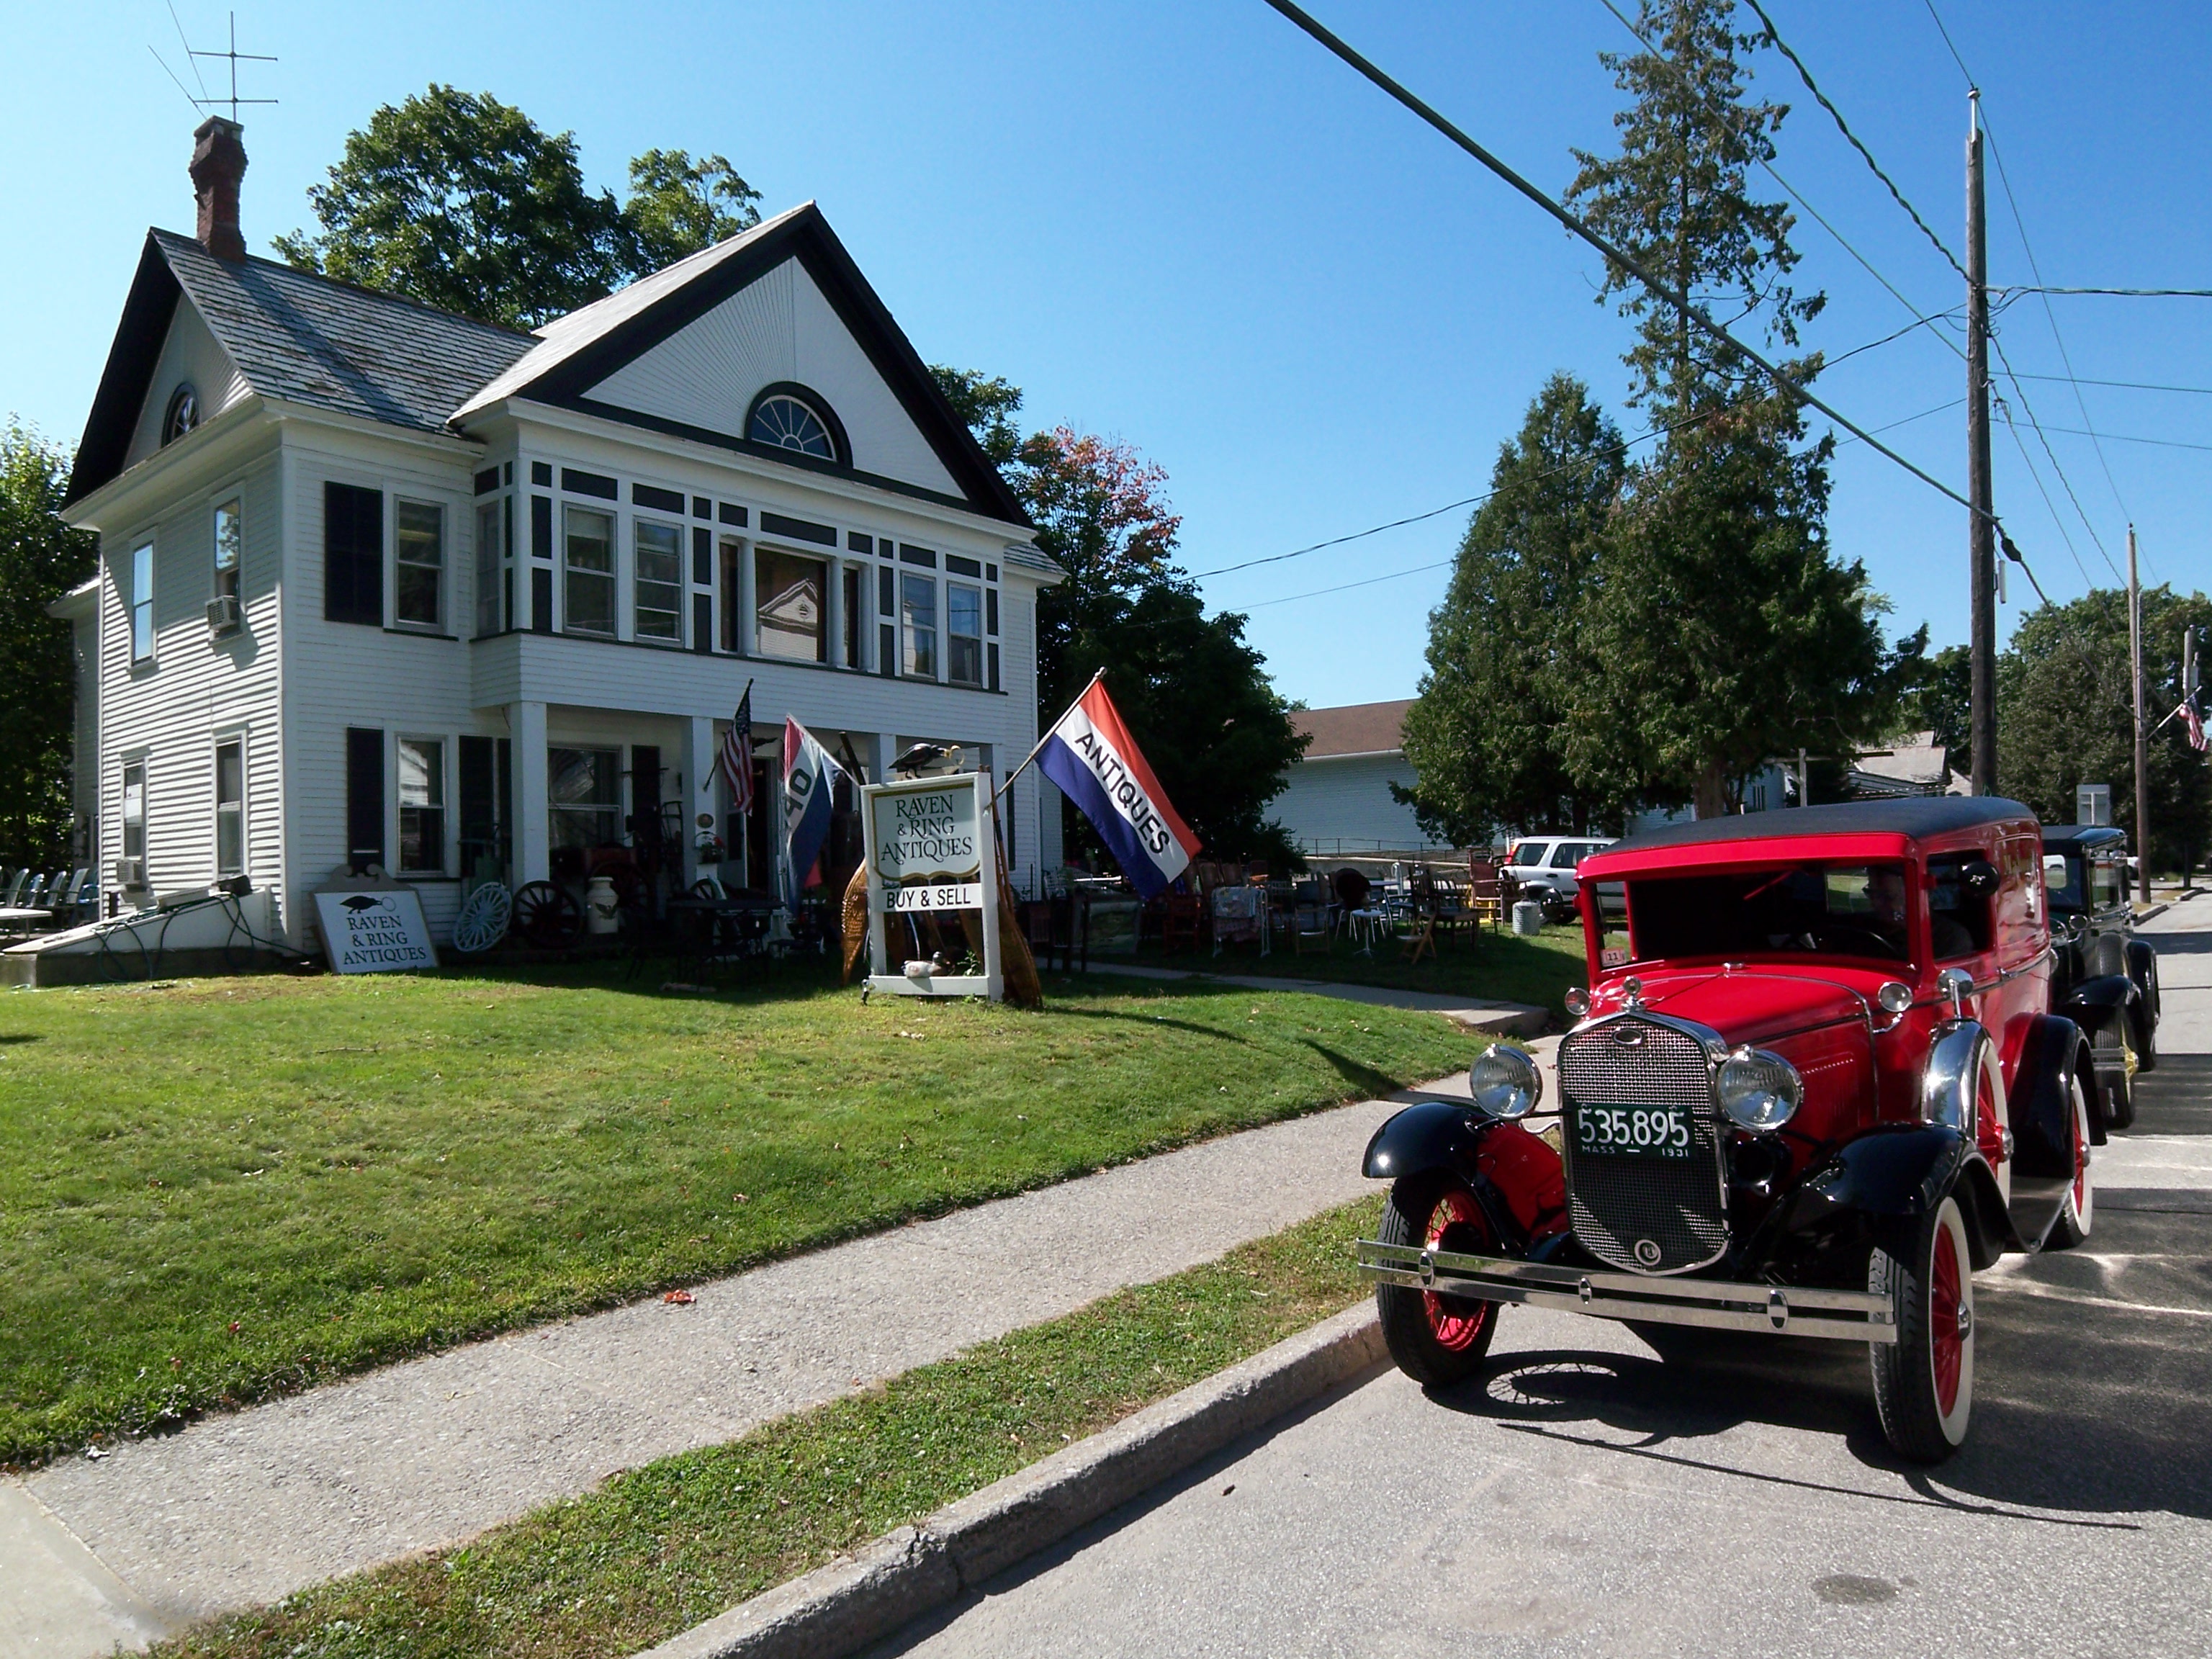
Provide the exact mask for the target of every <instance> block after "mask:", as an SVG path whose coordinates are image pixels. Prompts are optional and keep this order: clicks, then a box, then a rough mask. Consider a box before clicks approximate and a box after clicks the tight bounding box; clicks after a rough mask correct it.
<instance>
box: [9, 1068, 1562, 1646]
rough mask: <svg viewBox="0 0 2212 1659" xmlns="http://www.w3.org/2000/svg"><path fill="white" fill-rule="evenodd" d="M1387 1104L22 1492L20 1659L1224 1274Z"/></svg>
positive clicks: (240, 1422) (473, 1355)
mask: <svg viewBox="0 0 2212 1659" xmlns="http://www.w3.org/2000/svg"><path fill="white" fill-rule="evenodd" d="M1547 1046H1548V1045H1547ZM1466 1086H1467V1079H1466V1074H1465V1073H1459V1074H1457V1075H1456V1076H1455V1077H1453V1078H1449V1079H1444V1080H1443V1081H1442V1082H1440V1083H1438V1084H1435V1085H1430V1086H1429V1087H1428V1088H1426V1089H1422V1090H1415V1091H1408V1092H1407V1094H1406V1095H1404V1096H1402V1097H1399V1098H1401V1099H1417V1098H1420V1097H1424V1096H1425V1095H1428V1094H1431V1093H1437V1092H1443V1093H1455V1094H1456V1095H1457V1096H1458V1097H1461V1098H1464V1097H1465V1096H1466ZM1391 1109H1392V1107H1391V1105H1390V1104H1389V1103H1385V1102H1381V1101H1366V1102H1362V1103H1358V1104H1354V1105H1350V1106H1343V1107H1338V1108H1335V1109H1331V1110H1328V1111H1324V1112H1319V1113H1316V1114H1314V1115H1310V1116H1307V1117H1302V1118H1297V1119H1293V1120H1291V1121H1286V1122H1283V1123H1278V1124H1273V1125H1270V1126H1268V1127H1265V1128H1260V1129H1253V1130H1249V1131H1246V1132H1244V1133H1240V1134H1234V1135H1229V1136H1225V1137H1224V1138H1222V1139H1218V1140H1213V1141H1209V1142H1206V1143H1205V1144H1203V1145H1200V1146H1191V1147H1187V1148H1185V1149H1183V1150H1182V1151H1180V1152H1169V1153H1165V1154H1164V1155H1162V1156H1160V1157H1158V1158H1148V1159H1146V1160H1144V1161H1143V1162H1141V1163H1137V1164H1125V1165H1123V1166H1121V1167H1120V1168H1117V1169H1113V1170H1103V1171H1101V1172H1100V1173H1098V1174H1097V1175H1092V1176H1084V1177H1082V1178H1080V1179H1078V1180H1075V1181H1070V1182H1064V1183H1063V1184H1061V1185H1060V1186H1057V1187H1050V1188H1044V1189H1042V1190H1041V1191H1037V1192H1034V1193H1029V1194H1024V1195H1022V1196H1020V1197H1018V1198H1011V1199H1005V1200H999V1201H996V1202H994V1203H990V1204H985V1205H981V1206H977V1207H976V1208H974V1209H971V1210H964V1211H962V1212H958V1213H957V1214H953V1215H950V1216H946V1217H944V1218H940V1219H938V1220H935V1221H929V1222H922V1223H918V1224H915V1225H911V1226H907V1227H902V1228H900V1229H898V1230H896V1231H893V1232H889V1233H884V1234H878V1235H876V1236H874V1237H868V1238H863V1239H859V1240H856V1241H854V1243H849V1244H844V1245H840V1246H838V1247H836V1248H835V1249H826V1250H821V1251H817V1252H816V1253H815V1254H813V1255H805V1256H800V1257H798V1258H795V1259H793V1260H792V1261H783V1262H778V1263H775V1264H774V1265H772V1266H769V1267H763V1268H760V1269H758V1270H757V1271H755V1272H752V1273H742V1274H739V1275H738V1276H736V1277H734V1278H732V1279H724V1280H722V1281H720V1282H719V1283H716V1284H712V1285H702V1286H699V1287H697V1289H696V1291H695V1292H694V1294H695V1295H696V1297H697V1300H696V1303H695V1304H692V1305H690V1306H688V1307H683V1306H670V1305H667V1304H663V1303H661V1302H659V1301H657V1300H656V1301H652V1302H645V1303H638V1304H632V1305H630V1306H629V1307H625V1308H620V1309H617V1310H613V1311H611V1312H609V1313H604V1314H598V1315H593V1316H589V1317H586V1318H580V1319H574V1320H570V1321H568V1322H564V1323H562V1324H558V1325H555V1326H550V1327H547V1328H540V1329H536V1330H531V1331H526V1332H522V1333H519V1334H514V1335H512V1336H507V1337H502V1338H499V1339H496V1340H490V1341H486V1342H481V1343H477V1344H474V1345H471V1346H468V1347H465V1348H459V1349H455V1350H453V1351H452V1352H447V1353H442V1354H438V1355H435V1356H432V1357H430V1358H424V1359H420V1360H415V1361H411V1362H409V1363H407V1364H399V1365H393V1366H390V1367H387V1368H386V1369H385V1370H379V1371H374V1372H372V1373H370V1374H368V1375H367V1376H362V1377H359V1378H357V1379H356V1380H354V1381H351V1382H348V1383H337V1384H333V1385H331V1386H330V1387H328V1388H323V1389H314V1390H313V1391H311V1392H309V1393H307V1394H304V1395H298V1396H296V1397H294V1398H291V1399H288V1400H281V1401H274V1402H272V1403H270V1404H268V1405H265V1406H259V1407H253V1408H252V1409H250V1410H247V1411H244V1412H240V1413H235V1414H234V1415H230V1416H226V1417H219V1418H213V1419H207V1420H205V1421H203V1422H200V1423H197V1424H195V1425H191V1427H189V1428H187V1429H185V1431H183V1432H181V1433H179V1434H177V1435H175V1436H173V1437H169V1438H167V1439H161V1440H152V1441H141V1442H137V1443H128V1444H125V1445H123V1446H119V1447H118V1448H117V1449H115V1450H114V1452H113V1453H112V1455H108V1456H106V1457H104V1458H102V1459H100V1460H99V1461H98V1462H94V1461H91V1460H88V1459H87V1458H84V1457H81V1456H80V1457H72V1458H68V1459H65V1460H64V1461H62V1462H57V1463H55V1464H53V1465H52V1466H51V1467H49V1468H46V1469H43V1470H41V1471H40V1472H39V1473H37V1474H33V1475H32V1476H31V1477H29V1478H28V1479H27V1480H9V1481H0V1656H3V1659H16V1656H25V1659H28V1656H32V1655H36V1656H38V1659H77V1656H91V1655H94V1654H100V1653H105V1652H106V1651H108V1650H109V1649H110V1648H111V1647H112V1645H113V1644H117V1643H118V1642H119V1643H121V1644H125V1646H133V1647H135V1646H141V1645H143V1644H144V1643H146V1642H147V1641H148V1640H149V1639H150V1638H154V1637H155V1636H158V1635H161V1634H163V1633H166V1632H169V1631H173V1630H174V1629H176V1628H178V1627H179V1626H182V1625H184V1624H185V1623H187V1622H189V1621H190V1620H194V1619H197V1618H203V1617H205V1616H207V1615H209V1614H211V1613H221V1612H225V1611H228V1610H233V1609H236V1608H240V1607H248V1606H252V1605H255V1604H258V1603H263V1602H268V1601H276V1600H278V1599H279V1598H281V1597H283V1596H284V1595H289V1594H290V1593H291V1592H292V1591H294V1590H296V1589H302V1588H304V1587H305V1586H307V1585H308V1584H311V1583H315V1582H317V1581H319V1580H320V1579H324V1578H328V1577H332V1576H333V1575H336V1574H339V1573H345V1572H350V1571H357V1570H359V1569H361V1568H364V1567H368V1566H374V1565H377V1564H378V1563H380V1562H383V1561H387V1560H390V1559H392V1558H394V1557H396V1556H399V1555H402V1554H404V1553H409V1552H410V1551H415V1550H422V1549H427V1548H431V1547H436V1546H439V1545H444V1544H451V1543H454V1542H458V1541H460V1540H463V1539H465V1538H467V1537H469V1536H471V1534H475V1533H477V1532H479V1531H481V1530H483V1528H486V1527H489V1526H491V1525H493V1524H495V1522H500V1521H503V1520H507V1519H509V1518H511V1517H513V1516H516V1515H519V1514H520V1513H521V1512H522V1511H524V1510H527V1509H531V1508H532V1507H534V1506H536V1505H538V1504H544V1503H548V1502H550V1501H551V1500H553V1499H555V1498H563V1497H568V1496H571V1495H573V1494H575V1493H578V1492H585V1491H587V1490H589V1489H590V1488H591V1487H592V1486H594V1485H595V1484H596V1483H597V1482H599V1480H602V1479H603V1478H604V1477H605V1476H606V1475H608V1474H611V1473H612V1472H614V1471H615V1470H617V1469H620V1468H629V1467H633V1466H635V1465H638V1464H641V1463H645V1462H649V1461H651V1460H653V1459H654V1458H659V1457H665V1456H668V1455H671V1454H673V1453H676V1452H679V1451H683V1450H686V1449H690V1448H692V1447H696V1446H701V1445H706V1444H711V1443H717V1442H720V1441H725V1440H729V1439H732V1438H734V1437H738V1436H739V1435H742V1434H744V1432H745V1431H748V1430H750V1429H751V1428H754V1427H756V1426H757V1425H760V1424H761V1423H763V1422H766V1421H768V1420H769V1419H772V1418H775V1417H778V1416H781V1415H782V1414H784V1413H788V1412H793V1411H797V1410H800V1409H802V1408H804V1407H808V1406H812V1405H816V1404H818V1403H819V1402H821V1401H825V1400H829V1399H833V1398H835V1397H836V1396H837V1395H841V1394H844V1393H847V1392H849V1391H850V1390H851V1389H854V1388H856V1387H858V1386H860V1385H862V1384H864V1383H867V1382H869V1381H871V1380H872V1379H875V1378H878V1377H883V1376H891V1375H894V1374H896V1373H897V1372H900V1371H903V1370H910V1369H912V1368H913V1367H915V1366H916V1365H921V1364H927V1363H929V1362H930V1361H932V1360H936V1359H942V1358H945V1357H946V1356H948V1355H950V1354H952V1353H954V1352H957V1351H958V1350H960V1349H962V1348H964V1347H967V1346H970V1345H972V1344H974V1343H976V1342H979V1341H982V1340H986V1339H987V1338H990V1337H994V1336H997V1335H1000V1334H1004V1333H1005V1332H1007V1331H1010V1330H1013V1329H1016V1328H1019V1327H1021V1326H1024V1325H1031V1324H1036V1323H1037V1322H1040V1321H1042V1320H1047V1319H1051V1318H1054V1317H1055V1316H1059V1315H1060V1314H1064V1313H1066V1312H1069V1311H1071V1310H1073V1309H1075V1308H1078V1307H1080V1306H1081V1305H1082V1304H1085V1303H1086V1302H1090V1301H1092V1300H1095V1299H1096V1298H1097V1297H1101V1296H1103V1295H1105V1294H1107V1293H1108V1292H1109V1291H1114V1290H1116V1289H1118V1288H1120V1287H1121V1286H1123V1285H1133V1284H1141V1283H1145V1282H1148V1281H1150V1280H1152V1279H1162V1278H1165V1277H1166V1276H1167V1275H1169V1274H1170V1273H1178V1272H1180V1271H1182V1269H1184V1268H1186V1267H1194V1266H1196V1265H1197V1264H1199V1263H1200V1262H1203V1261H1211V1260H1212V1259H1213V1258H1214V1257H1216V1256H1218V1255H1221V1254H1222V1253H1223V1252H1224V1251H1225V1250H1228V1249H1231V1248H1233V1247H1234V1246H1236V1245H1237V1244H1240V1243H1244V1242H1245V1241H1247V1240H1249V1239H1253V1238H1258V1237H1264V1236H1266V1235H1267V1234H1269V1233H1273V1232H1277V1231H1281V1230H1282V1229H1283V1228H1285V1227H1288V1226H1291V1225H1295V1224H1296V1223H1297V1222H1300V1221H1303V1220H1305V1219H1306V1218H1309V1217H1310V1216H1313V1215H1316V1214H1317V1213H1319V1212H1321V1211H1322V1210H1324V1209H1327V1208H1328V1207H1329V1206H1332V1205H1335V1204H1339V1203H1342V1202H1344V1201H1346V1200H1350V1199H1354V1198H1358V1197H1360V1196H1362V1195H1364V1194H1366V1193H1368V1192H1370V1191H1371V1190H1373V1184H1372V1183H1370V1182H1367V1181H1366V1180H1364V1178H1362V1176H1360V1174H1359V1167H1358V1166H1359V1155H1360V1152H1361V1151H1362V1149H1363V1148H1364V1146H1365V1145H1366V1141H1367V1139H1368V1137H1369V1136H1370V1134H1371V1133H1373V1132H1374V1130H1375V1128H1376V1125H1377V1124H1379V1123H1380V1122H1381V1121H1383V1118H1384V1117H1385V1116H1386V1115H1388V1114H1389V1111H1390V1110H1391Z"/></svg>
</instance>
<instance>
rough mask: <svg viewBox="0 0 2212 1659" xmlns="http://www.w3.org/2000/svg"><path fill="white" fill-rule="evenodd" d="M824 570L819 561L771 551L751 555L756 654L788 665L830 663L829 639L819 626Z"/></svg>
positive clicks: (766, 549)
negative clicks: (785, 659) (757, 644)
mask: <svg viewBox="0 0 2212 1659" xmlns="http://www.w3.org/2000/svg"><path fill="white" fill-rule="evenodd" d="M827 570H828V567H827V566H826V565H824V564H823V562H822V561H821V560H819V559H806V558H801V557H799V556H798V555H797V554H794V553H779V552H776V551H775V550H773V549H772V548H765V547H764V548H762V549H760V550H758V552H757V553H756V554H755V555H754V558H753V603H754V606H755V617H754V620H755V623H756V625H757V634H756V637H757V638H758V640H759V641H760V653H761V655H763V657H784V658H787V659H790V660H791V661H793V662H826V661H828V660H829V651H828V648H827V647H828V644H829V641H828V636H827V635H826V633H825V632H824V630H823V619H824V618H823V604H824V599H825V595H824V593H823V576H824V574H826V573H827Z"/></svg>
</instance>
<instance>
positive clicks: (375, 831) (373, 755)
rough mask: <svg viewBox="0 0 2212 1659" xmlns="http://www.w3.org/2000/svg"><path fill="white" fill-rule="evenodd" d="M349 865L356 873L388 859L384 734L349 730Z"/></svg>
mask: <svg viewBox="0 0 2212 1659" xmlns="http://www.w3.org/2000/svg"><path fill="white" fill-rule="evenodd" d="M346 863H347V864H348V866H350V867H351V868H352V869H353V870H354V871H356V872H360V871H362V870H365V869H367V868H368V866H370V865H372V864H374V865H376V866H379V867H388V866H386V865H385V858H384V733H383V732H381V731H380V730H379V729H377V728H375V727H373V726H348V727H346Z"/></svg>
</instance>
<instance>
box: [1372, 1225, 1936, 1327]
mask: <svg viewBox="0 0 2212 1659" xmlns="http://www.w3.org/2000/svg"><path fill="white" fill-rule="evenodd" d="M1358 1251H1359V1272H1360V1275H1361V1277H1363V1278H1364V1279H1371V1280H1373V1281H1374V1282H1375V1283H1376V1284H1378V1285H1404V1286H1406V1287H1407V1289H1409V1290H1417V1291H1435V1292H1436V1293H1437V1295H1439V1296H1455V1297H1465V1298H1467V1299H1468V1300H1470V1301H1476V1302H1518V1303H1524V1304H1527V1305H1528V1306H1529V1307H1532V1308H1553V1309H1557V1310H1559V1311H1560V1312H1562V1313H1579V1314H1589V1315H1591V1316H1594V1317H1596V1318H1599V1319H1636V1320H1644V1321H1648V1322H1650V1323H1652V1324H1656V1325H1702V1326H1705V1327H1707V1328H1711V1329H1714V1330H1723V1331H1770V1332H1779V1333H1782V1334H1785V1335H1790V1336H1826V1337H1834V1338H1837V1339H1839V1340H1843V1341H1846V1342H1883V1343H1888V1342H1894V1341H1896V1340H1897V1326H1896V1324H1895V1322H1894V1321H1893V1318H1892V1316H1891V1313H1890V1302H1889V1298H1888V1297H1886V1296H1877V1295H1875V1293H1873V1292H1872V1291H1824V1290H1812V1289H1808V1288H1804V1287H1802V1286H1799V1285H1735V1284H1729V1283H1727V1282H1725V1281H1721V1280H1714V1279H1644V1278H1640V1277H1638V1275H1636V1274H1634V1273H1605V1272H1601V1271H1598V1270H1595V1269H1593V1270H1591V1271H1589V1272H1584V1271H1583V1269H1581V1268H1579V1267H1553V1266H1551V1265H1549V1264H1548V1263H1546V1262H1541V1261H1510V1260H1508V1259H1506V1258H1504V1257H1502V1256H1491V1255H1460V1254H1459V1253H1457V1252H1455V1251H1452V1250H1419V1249H1413V1248H1412V1247H1411V1246H1408V1245H1402V1244H1384V1243H1381V1242H1379V1241H1378V1240H1376V1239H1371V1238H1363V1239H1361V1240H1360V1241H1359V1246H1358Z"/></svg>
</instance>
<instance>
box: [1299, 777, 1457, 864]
mask: <svg viewBox="0 0 2212 1659" xmlns="http://www.w3.org/2000/svg"><path fill="white" fill-rule="evenodd" d="M1413 776H1414V775H1413V765H1412V763H1410V762H1408V761H1407V759H1406V757H1404V756H1403V755H1402V754H1391V755H1352V756H1346V757H1340V758H1339V757H1328V758H1324V759H1320V760H1310V761H1300V762H1299V763H1297V764H1296V765H1295V766H1293V767H1291V769H1290V771H1289V773H1288V774H1287V775H1286V777H1285V783H1284V787H1283V793H1281V794H1279V795H1278V796H1276V797H1275V799H1273V801H1272V802H1270V803H1269V804H1268V807H1267V815H1268V816H1269V817H1271V818H1273V820H1274V821H1275V822H1276V823H1279V824H1281V825H1282V826H1283V828H1284V829H1286V830H1287V831H1289V832H1290V836H1291V840H1292V841H1293V842H1296V843H1297V845H1298V847H1299V848H1302V849H1303V850H1304V851H1305V852H1307V853H1309V854H1318V855H1320V856H1322V857H1324V858H1328V857H1334V856H1335V855H1336V854H1340V853H1346V854H1349V853H1363V852H1366V853H1371V852H1376V851H1382V852H1386V853H1411V852H1419V851H1421V850H1424V849H1425V848H1429V847H1431V845H1433V844H1434V843H1432V842H1431V840H1430V838H1429V837H1428V836H1426V835H1425V834H1423V833H1422V830H1421V827H1420V824H1419V823H1418V822H1417V821H1416V820H1415V819H1414V817H1413V808H1412V807H1410V806H1405V805H1401V804H1400V803H1399V802H1398V801H1397V800H1396V799H1394V798H1393V797H1392V795H1391V793H1390V786H1391V785H1392V784H1394V783H1395V784H1398V785H1401V787H1408V788H1410V787H1412V786H1413Z"/></svg>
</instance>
